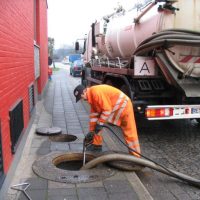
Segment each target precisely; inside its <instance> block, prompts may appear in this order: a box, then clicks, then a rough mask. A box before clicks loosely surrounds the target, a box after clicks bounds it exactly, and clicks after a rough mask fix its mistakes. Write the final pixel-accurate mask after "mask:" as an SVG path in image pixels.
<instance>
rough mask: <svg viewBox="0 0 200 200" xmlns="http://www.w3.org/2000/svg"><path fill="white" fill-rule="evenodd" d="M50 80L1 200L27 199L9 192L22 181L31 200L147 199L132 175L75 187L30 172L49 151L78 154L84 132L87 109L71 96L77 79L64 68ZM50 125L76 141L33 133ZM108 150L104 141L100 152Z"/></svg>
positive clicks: (85, 129) (118, 174)
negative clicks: (59, 140) (53, 138)
mask: <svg viewBox="0 0 200 200" xmlns="http://www.w3.org/2000/svg"><path fill="white" fill-rule="evenodd" d="M52 79H53V80H52V81H51V82H50V83H49V87H48V90H47V92H46V94H45V98H44V99H43V100H42V101H41V102H38V104H37V106H36V107H37V108H36V117H35V119H34V122H33V124H32V128H31V130H30V133H29V134H28V138H27V141H26V144H25V147H24V150H23V151H22V154H21V158H20V160H19V161H18V165H17V168H16V171H15V173H14V175H13V177H12V180H11V182H10V185H9V187H8V190H7V191H6V195H4V199H5V200H9V199H10V200H11V199H12V200H24V199H27V197H26V196H25V195H24V194H23V193H22V192H20V191H16V190H13V189H11V186H12V185H14V184H19V183H24V182H26V183H30V186H29V187H28V189H27V193H28V195H29V196H30V197H31V199H33V200H34V199H35V200H46V199H49V200H51V199H52V200H60V199H62V200H64V199H65V200H85V199H87V200H112V199H113V200H118V199H120V200H121V199H126V200H133V199H134V200H137V199H141V200H142V199H145V200H151V199H152V197H151V196H150V195H149V193H148V191H147V190H146V189H145V188H144V186H143V185H142V184H141V182H140V180H139V179H138V177H137V176H136V174H135V173H134V172H122V171H118V170H116V173H115V175H114V176H111V177H109V178H106V179H103V180H101V181H96V182H90V183H79V184H66V183H59V182H54V181H51V180H47V179H43V178H40V177H39V176H37V175H36V174H35V173H34V172H33V170H32V165H33V163H34V161H35V160H37V159H39V158H41V157H43V156H44V155H47V154H49V153H51V152H55V151H59V152H63V153H64V152H66V151H67V152H68V151H76V152H77V151H78V152H82V144H83V138H84V135H85V134H86V133H87V132H88V120H89V119H88V112H87V109H88V107H87V106H85V105H84V104H82V103H75V98H74V96H73V90H74V87H75V86H76V85H77V84H79V83H80V78H74V77H72V76H69V71H68V69H60V70H59V71H57V72H55V73H54V75H53V77H52ZM51 126H58V127H60V128H62V133H63V134H70V135H75V136H77V140H75V141H74V142H69V143H66V142H53V141H51V140H50V139H49V137H47V136H40V135H37V134H36V133H35V130H36V128H39V127H51ZM106 137H108V136H106ZM106 137H105V138H106ZM108 149H109V148H108V142H107V141H105V142H104V144H103V150H104V151H106V150H108Z"/></svg>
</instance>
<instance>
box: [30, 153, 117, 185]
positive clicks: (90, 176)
mask: <svg viewBox="0 0 200 200" xmlns="http://www.w3.org/2000/svg"><path fill="white" fill-rule="evenodd" d="M95 157H96V156H95V155H93V154H87V155H86V162H88V161H90V160H92V159H94V158H95ZM82 160H83V154H82V153H80V152H67V153H64V154H63V153H61V152H53V153H50V154H48V155H45V156H43V157H41V158H39V159H38V160H36V161H35V162H34V163H33V165H32V169H33V171H34V172H35V173H36V174H37V175H38V176H39V177H41V178H44V179H48V180H52V181H56V182H62V183H87V182H93V181H100V180H102V179H105V178H107V177H110V176H113V175H114V174H115V170H113V169H111V168H108V167H106V166H105V165H99V166H98V167H96V168H94V169H90V170H79V171H78V170H77V169H70V170H64V169H60V168H58V167H57V166H58V165H59V164H60V163H62V162H69V161H72V162H74V161H82Z"/></svg>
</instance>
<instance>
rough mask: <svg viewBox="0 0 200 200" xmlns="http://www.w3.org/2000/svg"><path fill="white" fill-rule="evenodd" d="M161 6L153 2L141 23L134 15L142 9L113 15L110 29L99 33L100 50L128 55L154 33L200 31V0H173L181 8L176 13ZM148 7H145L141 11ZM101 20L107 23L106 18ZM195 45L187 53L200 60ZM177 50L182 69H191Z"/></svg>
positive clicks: (98, 45)
mask: <svg viewBox="0 0 200 200" xmlns="http://www.w3.org/2000/svg"><path fill="white" fill-rule="evenodd" d="M160 5H163V4H160ZM158 6H159V4H156V5H155V6H153V7H152V8H151V9H150V10H149V11H148V12H146V13H145V14H144V15H143V16H142V17H141V18H140V20H139V22H138V23H134V18H136V17H137V16H138V15H140V14H141V13H140V12H137V11H134V10H133V11H130V12H127V13H125V14H124V15H121V16H119V15H115V16H114V17H111V18H110V22H109V23H107V24H106V25H107V28H106V32H104V33H101V34H97V38H98V39H97V48H98V52H100V54H101V55H105V56H106V57H109V58H113V59H114V58H116V57H120V58H124V59H128V58H130V57H131V56H132V55H133V53H134V51H135V49H136V48H137V47H138V45H139V44H140V43H141V42H142V41H144V40H145V39H147V38H148V37H150V36H152V35H153V34H154V33H159V32H160V31H163V30H166V29H187V30H193V31H200V1H199V0H178V1H177V2H175V3H173V4H172V6H174V7H175V8H178V9H179V10H175V12H174V13H173V12H172V11H169V10H163V11H158ZM144 10H145V8H144ZM144 10H141V12H143V11H144ZM100 23H103V21H102V22H100ZM179 49H180V47H179ZM191 49H192V47H191V48H188V47H187V48H185V51H186V52H185V55H187V54H189V53H188V52H193V55H194V56H196V57H197V60H198V56H200V50H199V51H198V50H197V49H195V50H194V49H193V50H191ZM174 51H176V49H174ZM177 52H178V54H176V57H174V58H173V59H174V60H175V62H177V63H178V64H179V65H178V66H177V68H178V70H180V71H182V72H183V73H184V72H185V71H187V67H185V65H182V64H181V63H179V60H181V59H182V57H183V55H182V57H181V55H179V54H180V53H181V51H180V50H178V51H177ZM197 65H198V63H197ZM184 68H185V69H184ZM190 75H192V76H199V75H200V71H199V70H197V72H194V73H193V74H190Z"/></svg>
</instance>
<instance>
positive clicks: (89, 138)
mask: <svg viewBox="0 0 200 200" xmlns="http://www.w3.org/2000/svg"><path fill="white" fill-rule="evenodd" d="M93 137H94V132H89V133H87V135H86V136H85V142H86V143H91V142H92V141H93Z"/></svg>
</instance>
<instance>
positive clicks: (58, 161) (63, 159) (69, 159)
mask: <svg viewBox="0 0 200 200" xmlns="http://www.w3.org/2000/svg"><path fill="white" fill-rule="evenodd" d="M94 158H95V157H94V156H92V155H89V154H86V163H87V162H89V161H91V160H92V159H94ZM53 164H54V165H55V166H56V167H57V168H59V169H63V170H69V171H79V170H80V169H81V167H82V166H83V154H79V155H74V154H72V155H71V156H69V155H67V156H65V154H63V155H61V156H58V157H56V158H54V159H53Z"/></svg>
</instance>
